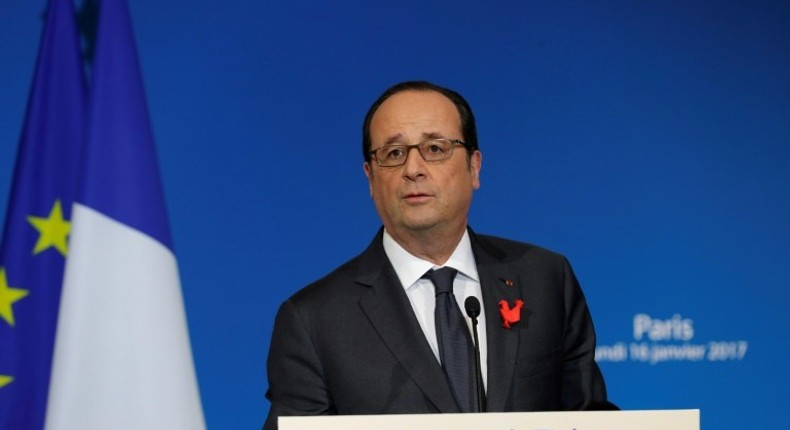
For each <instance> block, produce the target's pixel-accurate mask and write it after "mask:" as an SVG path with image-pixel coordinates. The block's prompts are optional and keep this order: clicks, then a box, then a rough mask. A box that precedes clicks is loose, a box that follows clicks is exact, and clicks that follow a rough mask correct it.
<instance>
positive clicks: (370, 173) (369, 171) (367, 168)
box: [362, 161, 373, 197]
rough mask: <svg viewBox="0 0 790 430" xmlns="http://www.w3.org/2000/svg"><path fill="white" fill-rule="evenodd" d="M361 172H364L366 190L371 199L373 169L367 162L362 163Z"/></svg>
mask: <svg viewBox="0 0 790 430" xmlns="http://www.w3.org/2000/svg"><path fill="white" fill-rule="evenodd" d="M362 170H364V171H365V177H366V178H368V189H369V190H370V197H373V167H371V166H370V162H369V161H365V162H364V163H362Z"/></svg>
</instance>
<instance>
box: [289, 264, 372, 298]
mask: <svg viewBox="0 0 790 430" xmlns="http://www.w3.org/2000/svg"><path fill="white" fill-rule="evenodd" d="M361 258H362V255H361V254H360V255H357V256H356V257H354V258H352V259H350V260H348V261H346V262H345V263H343V264H341V265H340V266H338V267H337V268H336V269H334V270H333V271H331V272H329V273H328V274H326V275H324V276H323V277H321V278H320V279H318V280H315V281H313V282H311V283H310V284H308V285H307V286H305V287H303V288H301V289H300V290H298V291H297V292H296V293H294V294H293V295H292V296H291V297H290V298H289V300H291V301H292V302H295V303H300V304H308V303H327V302H329V301H336V300H337V299H339V298H340V299H345V298H348V297H349V293H352V292H353V291H355V290H359V289H360V288H363V286H361V285H359V284H358V283H357V282H356V278H357V274H358V273H359V263H360V260H361ZM354 296H356V294H354Z"/></svg>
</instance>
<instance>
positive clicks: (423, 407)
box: [264, 230, 612, 430]
mask: <svg viewBox="0 0 790 430" xmlns="http://www.w3.org/2000/svg"><path fill="white" fill-rule="evenodd" d="M469 233H470V238H471V243H472V250H473V252H474V256H475V261H476V263H477V269H478V273H479V276H480V284H481V287H482V292H483V306H485V314H486V318H487V319H486V330H487V337H488V384H487V401H488V405H487V410H488V411H491V412H505V411H554V410H581V409H610V408H612V405H611V404H609V403H608V402H607V400H606V388H605V387H604V381H603V377H602V375H601V372H600V371H599V369H598V366H597V365H596V364H595V361H594V360H593V358H594V353H595V332H594V331H593V325H592V321H591V319H590V314H589V311H588V309H587V304H586V302H585V299H584V296H583V295H582V291H581V289H580V288H579V284H578V283H577V281H576V277H575V276H574V274H573V272H572V270H571V268H570V265H569V264H568V262H567V260H566V259H565V258H564V257H562V256H560V255H558V254H555V253H552V252H550V251H547V250H545V249H542V248H539V247H536V246H532V245H529V244H524V243H518V242H513V241H509V240H505V239H500V238H495V237H490V236H482V235H476V234H474V232H472V231H471V230H470V231H469ZM509 281H512V282H509ZM503 299H504V300H507V301H508V303H509V304H510V306H513V304H514V302H515V301H516V300H517V299H521V300H523V301H524V303H525V304H524V307H523V309H522V311H521V321H520V322H518V323H516V324H514V325H513V326H512V327H511V328H510V329H507V328H504V327H503V324H502V318H501V316H500V313H499V308H498V302H499V301H500V300H503ZM271 342H272V343H271V348H270V350H269V360H268V375H269V390H268V392H267V398H268V399H269V400H270V401H271V410H270V412H269V417H268V419H267V420H266V424H265V425H264V429H267V430H270V429H276V428H277V427H276V421H277V417H278V416H285V415H318V414H341V415H342V414H402V413H439V412H459V410H458V406H457V405H456V403H455V400H454V399H453V396H452V394H451V392H450V388H449V386H448V384H447V381H446V379H445V376H444V373H443V371H442V368H441V365H440V364H439V363H438V362H437V360H436V358H435V356H434V354H433V352H432V351H431V348H430V346H429V345H428V342H427V341H426V340H425V336H424V335H423V333H422V330H421V329H420V325H419V323H418V322H417V319H416V317H415V316H414V312H413V311H412V308H411V305H410V303H409V299H408V297H407V296H406V293H405V291H404V289H403V288H402V287H401V285H400V282H399V280H398V278H397V276H396V274H395V271H394V269H393V268H392V265H391V264H390V261H389V259H387V256H386V254H385V252H384V248H383V245H382V231H379V234H378V235H377V236H376V238H375V239H374V240H373V242H372V243H371V244H370V246H369V247H368V248H367V249H366V250H365V251H364V252H363V253H362V254H360V255H359V256H357V257H356V258H354V259H352V260H351V261H349V262H348V263H346V264H344V265H342V266H341V267H339V268H338V269H337V270H335V271H334V272H332V273H330V274H329V275H327V276H326V277H324V278H323V279H321V280H319V281H317V282H315V283H313V284H311V285H309V286H307V287H306V288H304V289H303V290H301V291H299V292H298V293H296V294H295V295H294V296H293V297H291V298H290V299H288V300H287V301H286V302H285V303H283V304H282V306H281V307H280V310H279V312H278V314H277V318H276V320H275V326H274V333H273V334H272V341H271Z"/></svg>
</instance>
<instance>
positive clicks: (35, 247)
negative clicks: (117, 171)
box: [0, 0, 86, 430]
mask: <svg viewBox="0 0 790 430" xmlns="http://www.w3.org/2000/svg"><path fill="white" fill-rule="evenodd" d="M85 116H86V88H85V82H84V77H83V62H82V59H81V56H80V50H79V38H78V34H77V28H76V20H75V14H74V6H73V4H72V1H71V0H50V1H49V4H48V7H47V13H46V23H45V25H44V30H43V33H42V38H41V44H40V47H39V54H38V60H37V63H36V69H35V75H34V78H33V84H32V87H31V89H30V95H29V98H28V106H27V112H26V116H25V123H24V126H23V128H22V133H21V138H20V141H19V149H18V153H17V160H16V167H15V170H14V177H13V185H12V189H11V194H10V200H9V203H8V208H7V213H6V220H5V228H4V232H3V236H2V243H1V244H0V429H22V430H26V429H41V428H43V425H44V415H45V411H46V402H47V392H48V387H49V379H50V367H51V362H52V351H53V344H54V339H55V328H56V323H57V313H58V303H59V300H60V293H61V283H62V277H63V268H64V261H65V258H66V256H67V255H68V244H69V243H68V239H69V232H70V228H71V225H70V222H69V219H70V213H71V205H72V202H73V201H74V199H75V197H76V195H77V191H78V185H79V176H78V173H79V168H80V163H81V161H80V160H81V152H82V143H83V141H84V131H85Z"/></svg>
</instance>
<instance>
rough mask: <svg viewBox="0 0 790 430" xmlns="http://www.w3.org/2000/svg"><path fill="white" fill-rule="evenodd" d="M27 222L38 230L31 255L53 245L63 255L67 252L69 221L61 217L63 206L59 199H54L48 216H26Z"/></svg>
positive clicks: (69, 230)
mask: <svg viewBox="0 0 790 430" xmlns="http://www.w3.org/2000/svg"><path fill="white" fill-rule="evenodd" d="M27 222H29V223H30V224H31V225H32V226H33V227H35V228H36V230H38V233H39V236H38V241H36V247H35V248H33V255H37V254H40V253H42V252H44V251H46V250H47V249H49V248H52V247H54V248H55V249H57V250H58V252H60V253H61V254H62V255H63V256H64V257H65V256H66V254H67V253H68V245H67V243H66V238H67V236H68V235H69V233H70V232H71V223H70V222H68V221H66V220H65V219H63V208H62V207H61V205H60V199H57V200H55V204H54V205H52V210H51V211H49V216H47V217H46V218H41V217H36V216H28V217H27Z"/></svg>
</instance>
